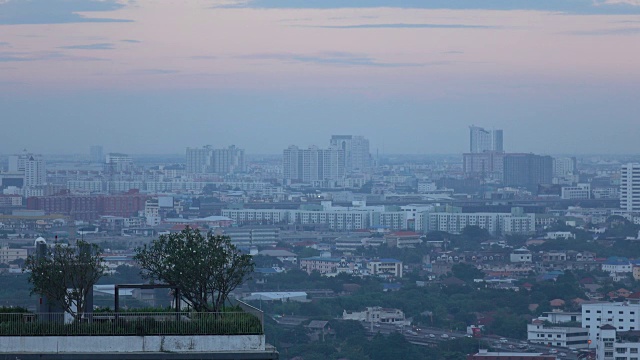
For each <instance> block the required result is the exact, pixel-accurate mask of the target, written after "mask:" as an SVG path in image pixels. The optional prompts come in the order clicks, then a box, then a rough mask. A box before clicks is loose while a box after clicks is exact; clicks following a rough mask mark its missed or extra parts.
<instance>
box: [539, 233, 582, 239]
mask: <svg viewBox="0 0 640 360" xmlns="http://www.w3.org/2000/svg"><path fill="white" fill-rule="evenodd" d="M544 238H545V239H553V240H557V239H564V240H567V239H575V238H576V235H575V234H574V233H572V232H571V231H551V232H548V233H547V235H545V237H544Z"/></svg>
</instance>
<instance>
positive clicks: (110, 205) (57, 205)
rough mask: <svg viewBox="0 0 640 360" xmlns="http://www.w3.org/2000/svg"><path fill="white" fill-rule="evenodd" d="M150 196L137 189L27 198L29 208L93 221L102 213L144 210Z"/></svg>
mask: <svg viewBox="0 0 640 360" xmlns="http://www.w3.org/2000/svg"><path fill="white" fill-rule="evenodd" d="M148 198H149V196H148V195H143V194H140V193H138V192H137V191H130V192H128V193H125V194H119V195H70V194H64V195H53V196H34V197H30V198H28V199H27V209H28V210H43V211H44V212H45V213H47V214H62V215H68V216H70V217H71V218H73V219H74V220H84V221H92V220H96V219H98V217H99V216H100V215H112V216H121V217H131V216H133V215H137V214H138V212H139V211H142V210H144V208H145V203H146V201H147V199H148Z"/></svg>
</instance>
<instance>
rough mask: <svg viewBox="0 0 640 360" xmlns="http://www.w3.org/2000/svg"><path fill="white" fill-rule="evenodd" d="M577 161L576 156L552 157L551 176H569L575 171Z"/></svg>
mask: <svg viewBox="0 0 640 360" xmlns="http://www.w3.org/2000/svg"><path fill="white" fill-rule="evenodd" d="M576 169H577V161H576V158H568V157H564V158H554V159H553V177H554V178H563V177H566V176H571V175H574V174H575V173H576Z"/></svg>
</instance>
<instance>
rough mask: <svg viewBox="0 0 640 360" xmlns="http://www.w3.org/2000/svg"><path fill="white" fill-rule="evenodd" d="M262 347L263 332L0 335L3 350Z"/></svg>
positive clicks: (187, 350) (202, 349)
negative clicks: (161, 334)
mask: <svg viewBox="0 0 640 360" xmlns="http://www.w3.org/2000/svg"><path fill="white" fill-rule="evenodd" d="M263 350H265V337H264V335H208V336H206V335H193V336H191V335H187V336H178V335H167V336H0V354H2V353H79V352H82V353H96V354H98V353H125V352H128V353H131V352H138V353H144V352H179V353H189V352H211V353H215V352H229V351H231V352H234V351H263Z"/></svg>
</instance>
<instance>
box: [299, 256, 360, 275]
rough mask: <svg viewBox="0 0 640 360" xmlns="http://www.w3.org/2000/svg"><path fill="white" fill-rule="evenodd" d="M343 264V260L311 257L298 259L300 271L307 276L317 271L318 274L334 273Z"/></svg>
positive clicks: (344, 262) (344, 261)
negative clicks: (304, 272)
mask: <svg viewBox="0 0 640 360" xmlns="http://www.w3.org/2000/svg"><path fill="white" fill-rule="evenodd" d="M345 264H346V260H345V259H344V258H342V259H338V258H330V257H321V256H313V257H310V258H304V259H300V269H301V270H303V271H306V272H307V274H311V273H312V272H314V271H317V272H319V273H320V274H330V273H335V272H337V271H338V268H339V267H341V265H342V266H344V265H345ZM351 268H352V267H351Z"/></svg>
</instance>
